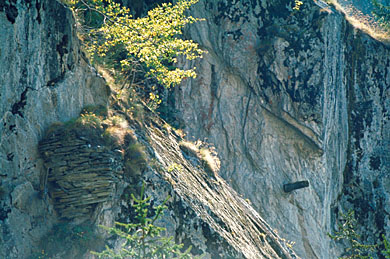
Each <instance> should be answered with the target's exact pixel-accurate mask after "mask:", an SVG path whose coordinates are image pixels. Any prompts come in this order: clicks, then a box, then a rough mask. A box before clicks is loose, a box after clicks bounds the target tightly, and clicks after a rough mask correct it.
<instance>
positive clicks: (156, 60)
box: [80, 0, 204, 88]
mask: <svg viewBox="0 0 390 259" xmlns="http://www.w3.org/2000/svg"><path fill="white" fill-rule="evenodd" d="M198 1H199V0H180V1H178V2H177V3H176V4H171V3H165V4H162V5H161V6H159V7H157V8H155V9H153V10H151V11H149V12H148V15H147V16H146V17H142V18H137V19H134V18H133V17H132V15H131V13H130V10H129V9H128V8H126V7H123V6H121V5H120V4H118V3H115V2H114V1H112V0H94V1H93V2H92V3H91V1H90V2H88V4H86V3H85V2H84V1H83V0H81V1H80V2H81V3H84V4H85V5H86V6H87V7H88V8H91V9H92V10H95V11H96V12H98V13H99V14H100V15H102V16H103V17H104V19H103V24H102V26H101V27H99V28H96V29H92V30H91V31H90V36H91V40H90V41H89V46H88V51H89V52H91V53H96V54H98V55H101V56H104V55H105V54H107V53H108V52H109V51H112V50H113V49H114V50H115V48H118V49H120V48H122V47H124V49H125V50H126V52H127V53H126V54H127V55H126V57H125V58H123V59H122V60H121V61H120V64H121V67H122V70H123V71H124V72H126V71H127V72H128V71H130V72H131V71H133V69H134V66H135V64H137V63H138V62H141V63H143V64H144V65H145V66H146V68H147V71H146V76H147V77H153V78H155V79H157V81H158V82H159V83H160V84H161V85H163V86H165V87H167V88H169V87H172V86H175V85H178V84H179V83H180V82H181V81H182V80H183V79H184V78H187V77H195V76H196V73H195V69H196V68H195V67H193V68H190V69H180V68H177V67H174V65H175V63H177V57H178V56H183V57H185V58H186V59H188V60H193V59H196V58H200V57H202V54H203V53H204V51H203V50H201V49H200V48H199V46H198V44H197V43H195V42H193V41H192V40H184V39H181V38H180V35H181V34H182V29H183V28H184V26H185V25H187V24H191V23H194V22H196V21H199V20H200V19H198V18H194V17H192V16H186V15H185V11H186V10H188V9H189V8H190V6H191V5H193V4H195V3H196V2H198ZM103 2H104V3H105V4H103Z"/></svg>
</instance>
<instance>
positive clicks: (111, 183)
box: [39, 131, 123, 219]
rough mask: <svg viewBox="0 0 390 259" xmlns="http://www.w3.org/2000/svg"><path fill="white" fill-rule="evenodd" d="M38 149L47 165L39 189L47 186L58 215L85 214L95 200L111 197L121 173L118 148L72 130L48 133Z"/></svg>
mask: <svg viewBox="0 0 390 259" xmlns="http://www.w3.org/2000/svg"><path fill="white" fill-rule="evenodd" d="M39 150H40V153H41V155H42V157H43V158H44V161H45V165H46V168H47V171H46V174H44V175H42V177H41V191H42V192H43V193H45V192H46V191H47V190H48V192H49V195H50V197H51V198H52V199H53V201H54V207H55V209H56V211H57V212H58V214H59V217H61V218H68V219H72V218H79V217H89V216H90V215H91V213H92V212H93V210H94V208H95V207H96V205H97V204H98V203H102V202H105V201H107V200H109V199H112V198H113V196H114V193H115V184H116V183H118V182H119V180H120V179H121V178H122V177H123V158H122V157H121V153H120V152H115V151H111V150H109V149H108V148H107V147H105V146H100V145H96V144H93V142H92V141H91V140H89V139H88V138H86V137H83V136H77V134H76V133H70V134H69V133H65V132H64V131H57V132H54V133H51V134H50V135H49V136H48V137H47V138H46V139H44V140H43V141H42V142H41V143H40V146H39Z"/></svg>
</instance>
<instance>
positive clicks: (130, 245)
mask: <svg viewBox="0 0 390 259" xmlns="http://www.w3.org/2000/svg"><path fill="white" fill-rule="evenodd" d="M144 189H145V185H143V186H142V189H141V196H140V198H139V199H137V198H135V197H134V195H133V194H132V195H131V196H132V199H133V200H134V204H133V207H134V209H135V212H136V216H135V219H134V221H135V222H134V223H129V224H125V223H119V222H116V223H115V227H113V228H107V227H104V226H102V227H103V228H104V229H106V230H107V231H109V232H110V233H111V234H113V235H115V236H117V237H119V238H121V239H123V240H124V243H123V246H122V248H121V249H120V250H119V251H114V250H113V249H111V248H109V247H108V246H106V249H105V250H104V251H103V252H100V253H99V252H94V254H96V255H97V256H98V257H99V258H139V259H141V258H142V259H149V258H150V259H154V258H192V256H191V255H190V250H191V247H189V248H188V249H187V250H186V251H185V252H181V249H182V248H183V244H175V242H174V241H173V240H172V239H173V237H164V236H162V232H163V231H165V230H166V229H165V228H163V227H158V226H156V225H154V224H155V222H156V221H157V220H158V219H159V218H160V217H161V215H162V213H163V211H164V210H165V209H166V208H167V207H166V206H165V203H166V202H167V200H168V198H169V197H168V198H167V199H166V200H165V201H164V202H163V203H162V204H161V205H158V206H154V207H153V211H152V213H150V212H149V208H150V205H151V203H150V202H149V201H150V197H148V198H145V197H144ZM150 214H154V216H152V217H149V216H148V215H150Z"/></svg>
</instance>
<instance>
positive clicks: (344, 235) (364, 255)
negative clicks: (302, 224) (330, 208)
mask: <svg viewBox="0 0 390 259" xmlns="http://www.w3.org/2000/svg"><path fill="white" fill-rule="evenodd" d="M355 227H356V219H355V212H354V211H353V210H349V211H348V213H347V214H341V220H340V223H339V224H338V228H339V231H337V232H335V234H334V235H331V234H329V233H328V236H329V237H330V238H332V239H333V240H336V241H339V240H342V241H345V242H346V243H347V244H348V245H349V246H348V247H347V249H346V255H345V256H343V257H340V258H343V259H347V258H348V259H350V258H359V259H369V258H372V256H371V255H370V254H371V253H372V252H373V251H374V250H375V248H376V245H365V244H363V243H361V241H360V235H358V234H357V233H356V231H355Z"/></svg>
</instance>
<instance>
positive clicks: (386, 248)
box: [382, 235, 390, 259]
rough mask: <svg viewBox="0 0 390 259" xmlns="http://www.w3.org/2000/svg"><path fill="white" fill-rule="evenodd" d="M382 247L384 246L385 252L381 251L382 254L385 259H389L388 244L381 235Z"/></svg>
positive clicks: (389, 245) (389, 248) (389, 247)
mask: <svg viewBox="0 0 390 259" xmlns="http://www.w3.org/2000/svg"><path fill="white" fill-rule="evenodd" d="M382 239H383V245H384V246H385V250H383V251H382V254H383V255H384V256H385V258H386V259H390V243H389V241H387V239H386V237H385V235H382Z"/></svg>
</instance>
